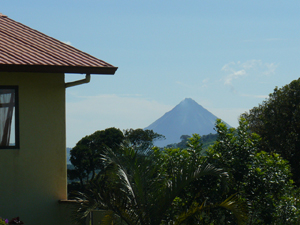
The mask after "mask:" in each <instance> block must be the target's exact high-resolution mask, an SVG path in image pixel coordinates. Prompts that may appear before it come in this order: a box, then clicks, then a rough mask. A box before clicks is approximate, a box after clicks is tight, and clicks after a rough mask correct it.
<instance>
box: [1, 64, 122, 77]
mask: <svg viewBox="0 0 300 225" xmlns="http://www.w3.org/2000/svg"><path fill="white" fill-rule="evenodd" d="M117 69H118V67H84V66H51V65H13V64H0V72H30V73H80V74H107V75H114V74H115V72H116V70H117Z"/></svg>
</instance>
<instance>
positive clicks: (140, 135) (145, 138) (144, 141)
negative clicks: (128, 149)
mask: <svg viewBox="0 0 300 225" xmlns="http://www.w3.org/2000/svg"><path fill="white" fill-rule="evenodd" d="M123 133H124V137H125V139H126V140H127V141H128V143H130V144H131V145H132V147H133V148H135V149H139V150H141V151H144V150H146V149H151V148H152V147H153V143H154V141H156V140H159V139H163V138H165V137H164V136H163V135H161V134H158V133H155V132H154V131H153V130H143V129H140V128H138V129H135V130H134V129H127V130H124V131H123Z"/></svg>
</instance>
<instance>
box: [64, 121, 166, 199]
mask: <svg viewBox="0 0 300 225" xmlns="http://www.w3.org/2000/svg"><path fill="white" fill-rule="evenodd" d="M160 138H163V136H162V135H160V134H157V133H155V132H153V131H152V130H143V129H127V130H124V131H123V132H122V131H121V130H120V129H117V128H114V127H111V128H107V129H105V130H98V131H96V132H94V133H93V134H91V135H87V136H85V137H83V138H82V139H81V140H80V141H78V142H77V144H76V146H75V147H74V148H73V149H72V150H71V151H70V155H71V157H70V161H71V163H72V165H73V167H74V168H73V169H68V178H69V180H71V181H73V182H72V183H70V184H69V186H68V191H69V193H70V192H72V191H75V190H77V191H83V190H84V188H85V186H86V184H88V183H89V181H90V180H93V179H94V178H95V176H96V174H97V173H98V172H99V171H101V170H103V166H104V164H103V160H102V155H103V154H104V152H105V151H106V149H110V150H112V151H113V152H114V153H115V154H116V155H120V154H122V151H123V149H122V148H121V145H128V144H130V145H131V146H133V147H134V148H135V149H139V150H140V151H145V150H147V149H151V147H153V141H154V140H157V139H160Z"/></svg>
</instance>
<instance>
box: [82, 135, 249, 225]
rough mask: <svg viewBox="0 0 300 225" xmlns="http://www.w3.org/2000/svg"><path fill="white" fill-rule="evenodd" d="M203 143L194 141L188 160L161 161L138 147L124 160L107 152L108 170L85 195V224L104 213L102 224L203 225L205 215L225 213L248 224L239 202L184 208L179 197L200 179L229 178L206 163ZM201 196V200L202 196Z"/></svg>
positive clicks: (170, 156)
mask: <svg viewBox="0 0 300 225" xmlns="http://www.w3.org/2000/svg"><path fill="white" fill-rule="evenodd" d="M199 139H200V137H199V136H194V138H191V140H190V143H189V144H190V145H189V148H188V149H187V150H186V151H185V152H183V154H184V155H185V157H181V156H182V154H181V152H180V151H178V150H176V149H173V150H174V151H173V150H172V149H168V150H166V151H165V152H163V153H162V154H163V155H161V151H160V150H159V149H158V148H156V149H154V151H153V152H152V154H151V153H149V151H147V153H148V154H144V152H141V150H140V149H135V148H134V147H133V146H134V145H132V146H125V145H123V146H122V151H123V154H122V155H118V156H117V155H116V154H114V153H113V151H110V150H107V152H106V153H105V155H104V156H103V160H104V162H105V167H104V170H102V171H101V172H100V173H98V175H97V176H96V178H95V179H94V180H93V182H92V183H91V185H90V187H89V189H88V190H87V191H86V192H85V193H83V194H82V195H81V197H82V198H81V201H80V202H79V203H80V207H79V210H78V212H79V214H78V216H79V219H84V218H85V217H86V216H87V215H88V214H89V212H90V211H91V210H97V209H98V210H106V211H105V212H106V215H105V216H104V217H103V220H102V221H101V224H112V221H114V223H113V224H127V225H163V224H165V225H167V224H168V225H171V224H172V225H177V224H178V225H179V224H191V223H190V219H193V220H194V221H195V223H193V224H202V222H203V215H202V213H203V212H205V211H206V212H207V213H208V212H209V211H210V210H212V209H213V208H215V207H223V208H225V209H227V210H230V211H232V212H233V213H235V215H236V218H237V220H238V221H239V222H240V223H242V222H243V221H244V220H245V218H246V215H245V212H244V208H243V207H242V204H241V203H240V202H239V201H238V198H237V197H236V196H231V197H229V198H228V199H226V200H225V201H223V202H221V203H218V204H210V203H209V201H206V202H201V203H199V202H197V201H190V202H185V205H184V206H182V205H180V204H178V201H179V198H180V197H179V196H182V192H185V189H186V188H187V187H188V186H189V185H190V184H191V183H192V182H193V181H195V180H196V179H201V178H202V177H204V176H209V175H211V176H216V177H217V178H224V179H226V177H227V174H226V172H224V171H223V170H221V169H218V168H216V167H214V166H213V165H211V164H208V163H206V162H205V161H204V160H203V159H202V157H201V156H200V151H201V150H202V149H201V143H200V142H199ZM180 158H181V161H180V162H179V161H178V159H180ZM184 158H185V160H184ZM206 188H208V187H206ZM201 191H202V190H198V193H197V194H198V195H201ZM187 203H188V204H187ZM180 206H182V207H180ZM175 208H176V209H175ZM78 221H79V220H78ZM118 222H119V223H118Z"/></svg>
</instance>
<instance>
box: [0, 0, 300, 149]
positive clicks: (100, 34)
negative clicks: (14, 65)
mask: <svg viewBox="0 0 300 225" xmlns="http://www.w3.org/2000/svg"><path fill="white" fill-rule="evenodd" d="M0 3H1V9H0V12H1V13H3V14H5V15H7V16H8V17H10V18H12V19H14V20H16V21H18V22H21V23H23V24H25V25H28V26H30V27H32V28H34V29H36V30H39V31H41V32H43V33H45V34H47V35H49V36H52V37H54V38H56V39H58V40H61V41H64V42H67V43H69V44H71V45H72V46H74V47H76V48H78V49H80V50H82V51H85V52H87V53H89V54H91V55H93V56H95V57H97V58H100V59H102V60H104V61H106V62H108V63H111V64H113V65H114V66H117V67H119V69H118V70H117V72H116V74H115V75H114V76H102V75H94V76H92V79H91V83H89V84H85V85H81V86H77V87H72V88H69V89H67V146H68V147H73V146H74V145H75V144H76V142H77V141H79V139H80V138H82V137H83V136H85V135H88V134H91V133H93V132H94V131H96V130H101V129H105V128H108V127H117V128H120V129H126V128H144V127H146V126H148V125H150V124H151V123H152V122H154V121H155V120H156V119H158V118H159V117H161V116H162V115H163V114H164V113H165V112H167V111H169V110H171V109H172V108H173V107H174V106H175V105H177V104H178V103H179V102H180V101H182V100H183V99H184V98H187V97H188V98H192V99H194V100H195V101H197V102H198V103H199V104H201V105H202V106H203V107H204V108H206V109H208V110H209V111H211V112H212V113H213V114H215V115H216V116H217V117H220V118H222V119H223V120H225V121H226V122H227V123H229V124H230V125H231V126H237V124H238V117H239V115H240V114H241V113H243V112H245V111H247V110H249V109H251V108H252V107H254V106H257V105H258V104H259V103H261V102H262V101H263V100H265V98H266V97H267V96H268V94H269V93H271V92H272V91H273V89H274V88H275V86H278V87H282V86H283V85H286V84H288V83H290V82H291V81H292V80H295V79H298V77H299V71H300V66H299V65H300V64H299V61H300V54H299V52H300V30H299V27H300V14H299V11H300V2H299V1H293V0H290V1H276V0H273V1H269V0H266V1H256V0H243V1H242V0H239V1H237V0H235V1H234V0H228V1H224V0H218V1H217V0H210V1H208V0H186V1H183V0H172V1H171V0H160V1H158V0H148V1H146V0H128V1H124V0H60V1H58V0H52V1H38V0H26V1H17V0H0ZM83 77H84V76H83V75H67V76H66V81H71V80H76V79H81V78H83Z"/></svg>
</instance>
